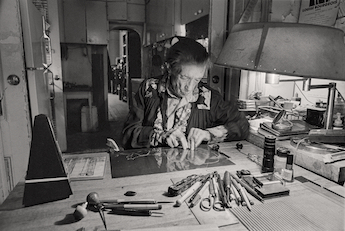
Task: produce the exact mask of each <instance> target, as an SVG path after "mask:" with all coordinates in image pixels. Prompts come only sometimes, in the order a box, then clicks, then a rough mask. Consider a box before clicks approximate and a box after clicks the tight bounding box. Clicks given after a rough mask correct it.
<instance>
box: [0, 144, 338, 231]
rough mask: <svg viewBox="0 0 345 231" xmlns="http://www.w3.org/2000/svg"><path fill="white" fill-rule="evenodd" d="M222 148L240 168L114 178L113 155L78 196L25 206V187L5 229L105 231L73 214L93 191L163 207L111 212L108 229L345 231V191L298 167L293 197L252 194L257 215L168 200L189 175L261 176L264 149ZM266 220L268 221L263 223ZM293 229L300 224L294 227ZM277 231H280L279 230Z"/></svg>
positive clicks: (2, 214) (6, 209)
mask: <svg viewBox="0 0 345 231" xmlns="http://www.w3.org/2000/svg"><path fill="white" fill-rule="evenodd" d="M236 144H237V142H226V143H221V144H219V146H220V149H219V151H221V152H223V153H224V154H226V155H227V156H228V157H229V159H230V160H231V161H232V162H233V163H234V164H232V165H223V166H216V167H207V168H195V169H186V170H181V171H172V172H165V173H154V174H147V175H136V176H128V177H118V178H112V174H111V164H110V156H109V155H108V157H107V163H106V169H105V175H104V178H103V179H97V180H81V181H80V180H79V181H70V186H71V189H72V192H73V194H72V195H70V196H69V198H67V199H63V200H58V201H54V202H48V203H44V204H40V205H34V206H30V207H23V205H22V200H23V192H24V186H25V184H24V183H23V182H21V183H19V184H18V185H17V186H16V187H15V189H14V190H13V191H12V192H11V193H10V195H9V197H8V198H7V199H6V200H5V202H4V203H3V204H2V205H1V206H0V230H6V231H7V230H66V231H69V230H71V231H72V230H73V231H75V230H86V231H91V230H92V231H93V230H105V228H104V226H103V223H102V220H101V218H100V215H99V214H98V213H97V212H95V211H91V210H89V211H88V212H87V215H86V216H85V218H83V219H82V220H79V221H76V220H75V219H74V217H73V212H74V211H75V208H76V206H77V205H80V204H81V203H83V202H85V201H86V197H87V195H88V194H89V193H90V192H97V193H98V194H99V196H100V197H101V198H102V199H128V197H126V196H125V195H124V194H125V193H126V192H128V191H134V192H136V195H135V196H134V197H131V199H144V198H152V199H155V200H157V201H164V202H171V203H162V209H161V210H157V211H155V213H153V214H152V215H151V216H129V215H126V214H119V213H117V214H116V213H111V212H105V220H106V223H107V228H108V230H189V231H192V230H264V229H265V227H266V226H267V227H279V228H280V230H343V229H344V228H345V226H344V219H343V217H344V215H345V213H344V210H345V200H344V197H343V196H342V195H339V194H338V193H336V192H337V191H338V190H333V189H339V187H340V188H343V187H342V186H340V185H339V184H336V183H335V182H333V181H330V180H328V179H326V178H324V177H322V176H320V175H317V174H315V173H313V172H310V171H308V170H306V169H304V168H301V167H299V166H296V165H294V166H293V167H294V177H295V180H294V181H293V182H291V183H288V182H287V183H286V184H285V186H286V187H287V188H288V189H289V191H290V193H289V195H288V196H282V197H275V198H272V199H265V201H264V203H262V202H260V201H258V200H257V199H255V198H254V197H252V196H251V195H249V199H250V200H252V201H253V202H254V204H253V205H252V210H251V211H249V210H248V209H247V208H246V207H245V206H238V207H236V206H233V207H232V208H230V209H226V211H223V212H215V211H212V212H204V211H201V210H200V209H199V207H194V208H189V206H188V204H187V203H183V204H182V205H181V206H179V207H176V206H174V205H175V202H176V200H178V199H179V198H180V197H181V196H180V195H178V196H176V197H172V196H167V190H168V187H169V186H171V185H172V184H173V183H174V182H176V181H178V180H181V179H183V178H185V177H187V176H189V175H192V174H197V175H203V174H208V173H212V172H214V171H217V172H218V173H219V174H220V175H221V176H223V174H224V172H225V171H229V172H230V173H236V171H239V170H242V169H246V170H249V171H250V172H251V173H252V174H260V173H261V172H260V169H261V167H260V165H259V163H257V162H258V160H260V157H262V154H263V149H261V148H259V147H257V146H255V145H253V144H251V143H249V142H247V141H241V144H243V148H242V149H238V148H237V147H236ZM263 216H267V217H265V218H263ZM291 224H295V225H294V227H291V226H290V225H291ZM275 230H276V229H275Z"/></svg>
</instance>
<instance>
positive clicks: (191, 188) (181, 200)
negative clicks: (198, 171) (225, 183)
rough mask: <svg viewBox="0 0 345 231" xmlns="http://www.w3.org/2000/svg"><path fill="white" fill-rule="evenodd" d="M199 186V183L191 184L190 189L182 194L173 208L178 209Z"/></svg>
mask: <svg viewBox="0 0 345 231" xmlns="http://www.w3.org/2000/svg"><path fill="white" fill-rule="evenodd" d="M200 186H201V182H200V181H197V182H195V183H194V184H193V186H192V187H190V188H189V189H188V190H187V191H186V193H185V194H183V196H182V197H181V198H180V199H178V200H176V203H175V206H177V207H180V206H181V205H182V203H183V202H184V201H185V200H186V199H187V198H188V197H190V196H191V195H192V194H193V193H194V191H195V190H197V189H198V188H199V187H200Z"/></svg>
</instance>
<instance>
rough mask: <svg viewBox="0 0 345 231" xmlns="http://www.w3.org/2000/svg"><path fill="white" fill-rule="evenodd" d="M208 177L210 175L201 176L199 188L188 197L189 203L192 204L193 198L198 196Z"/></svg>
mask: <svg viewBox="0 0 345 231" xmlns="http://www.w3.org/2000/svg"><path fill="white" fill-rule="evenodd" d="M209 177H210V174H207V175H205V176H202V178H201V179H202V180H201V186H200V187H199V188H198V189H197V190H195V192H194V194H193V195H192V196H191V197H190V199H189V203H192V201H193V200H194V198H195V197H196V196H197V195H198V194H199V192H200V191H201V189H202V188H203V187H204V185H205V184H206V182H207V180H208V178H209Z"/></svg>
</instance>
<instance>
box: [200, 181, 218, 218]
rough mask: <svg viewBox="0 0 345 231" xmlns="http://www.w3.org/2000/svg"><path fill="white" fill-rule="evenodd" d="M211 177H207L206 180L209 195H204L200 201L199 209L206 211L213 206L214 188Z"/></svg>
mask: <svg viewBox="0 0 345 231" xmlns="http://www.w3.org/2000/svg"><path fill="white" fill-rule="evenodd" d="M212 177H213V176H211V177H210V178H209V179H208V181H209V195H208V197H205V198H203V199H202V200H201V201H200V209H201V210H203V211H206V212H207V211H210V210H211V209H212V208H213V203H214V201H215V197H216V192H215V189H214V185H213V181H212ZM205 203H206V204H205Z"/></svg>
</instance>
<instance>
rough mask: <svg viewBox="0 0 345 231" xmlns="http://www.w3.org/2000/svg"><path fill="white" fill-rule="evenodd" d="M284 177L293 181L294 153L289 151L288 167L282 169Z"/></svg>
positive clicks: (288, 180)
mask: <svg viewBox="0 0 345 231" xmlns="http://www.w3.org/2000/svg"><path fill="white" fill-rule="evenodd" d="M282 178H283V179H284V180H285V181H287V182H293V155H292V154H290V153H288V154H287V158H286V167H285V168H284V169H282Z"/></svg>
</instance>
